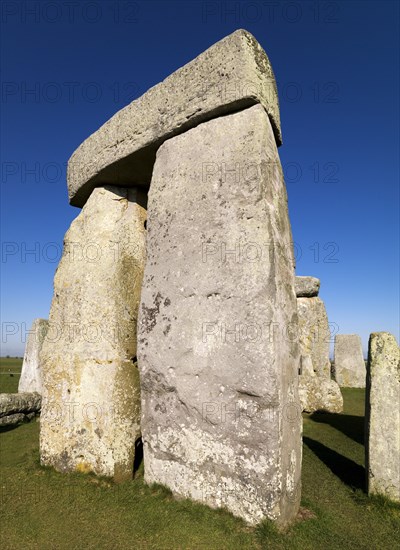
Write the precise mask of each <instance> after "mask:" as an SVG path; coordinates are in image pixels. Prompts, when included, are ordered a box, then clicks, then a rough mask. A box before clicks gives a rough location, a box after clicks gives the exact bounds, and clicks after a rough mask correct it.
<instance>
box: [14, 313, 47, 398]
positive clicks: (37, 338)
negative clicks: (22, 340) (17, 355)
mask: <svg viewBox="0 0 400 550" xmlns="http://www.w3.org/2000/svg"><path fill="white" fill-rule="evenodd" d="M48 328H49V322H48V320H47V319H35V320H34V321H33V323H32V328H31V330H30V331H29V335H28V341H27V343H26V348H25V355H24V360H23V363H22V369H21V376H20V379H19V384H18V392H19V393H21V392H37V393H39V394H40V395H42V370H41V365H40V352H41V350H42V345H43V341H44V339H45V336H46V334H47V330H48Z"/></svg>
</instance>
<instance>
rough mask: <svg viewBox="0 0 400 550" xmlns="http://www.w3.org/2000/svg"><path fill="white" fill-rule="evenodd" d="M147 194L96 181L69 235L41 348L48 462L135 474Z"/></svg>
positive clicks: (61, 468) (44, 453)
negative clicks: (138, 326) (138, 328)
mask: <svg viewBox="0 0 400 550" xmlns="http://www.w3.org/2000/svg"><path fill="white" fill-rule="evenodd" d="M144 201H145V197H143V196H142V195H141V193H139V192H138V191H137V190H136V189H123V188H117V187H104V188H97V189H95V190H94V191H93V193H92V195H91V196H90V199H89V200H88V202H87V203H86V205H85V207H84V208H83V210H82V212H81V213H80V214H79V216H78V217H77V218H76V219H75V220H74V221H73V222H72V224H71V227H70V229H69V230H68V232H67V233H66V236H65V241H64V252H63V256H62V259H61V262H60V265H59V266H58V269H57V272H56V275H55V279H54V297H53V302H52V306H51V312H50V317H49V331H48V333H47V336H46V339H45V342H44V344H43V348H42V370H43V407H42V416H41V434H40V449H41V461H42V463H43V464H47V465H52V466H54V467H55V468H56V469H57V470H59V471H72V470H76V469H77V470H82V471H88V470H92V471H94V472H95V473H97V474H101V475H106V476H114V477H115V479H117V480H120V479H126V478H129V477H132V471H133V460H134V446H135V440H136V439H137V438H138V437H139V435H140V426H139V422H140V395H139V394H140V391H139V375H138V369H137V367H136V364H135V363H136V357H135V356H136V319H137V311H138V305H139V299H140V289H141V282H142V277H143V270H144V263H145V228H144V223H145V219H146V210H145V207H144V204H145V203H144Z"/></svg>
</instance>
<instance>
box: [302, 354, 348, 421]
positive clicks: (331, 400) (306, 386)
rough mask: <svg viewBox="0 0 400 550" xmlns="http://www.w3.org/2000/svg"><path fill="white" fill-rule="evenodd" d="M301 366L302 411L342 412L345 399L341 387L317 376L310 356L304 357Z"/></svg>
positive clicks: (332, 381)
mask: <svg viewBox="0 0 400 550" xmlns="http://www.w3.org/2000/svg"><path fill="white" fill-rule="evenodd" d="M301 364H302V369H301V374H300V376H299V398H300V404H301V407H302V410H303V411H305V412H308V413H312V412H315V411H325V412H330V413H340V412H342V411H343V397H342V394H341V392H340V388H339V385H338V384H337V383H336V382H335V381H334V380H329V379H328V378H324V377H322V376H317V375H316V374H315V372H314V370H313V365H312V360H311V357H310V356H309V355H307V356H305V357H304V356H302V358H301Z"/></svg>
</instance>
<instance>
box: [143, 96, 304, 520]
mask: <svg viewBox="0 0 400 550" xmlns="http://www.w3.org/2000/svg"><path fill="white" fill-rule="evenodd" d="M147 254H148V261H147V264H146V270H145V278H144V283H143V290H142V298H141V307H140V312H139V327H138V361H139V369H140V375H141V389H142V435H143V444H144V465H145V479H146V481H147V482H148V483H153V482H156V483H161V484H164V485H166V486H167V487H169V488H170V489H171V490H172V491H173V493H174V494H176V495H181V496H184V497H189V498H192V499H194V500H197V501H202V502H203V503H205V504H208V505H210V506H212V507H226V508H227V509H228V510H230V511H231V512H232V513H233V514H235V515H236V516H240V517H242V518H244V519H245V520H247V521H248V522H250V523H252V524H255V523H257V522H259V521H261V520H262V519H263V518H265V517H268V518H270V519H272V520H274V521H276V522H278V523H279V524H281V525H284V524H286V523H288V522H289V521H290V520H292V519H293V518H294V517H295V516H296V513H297V510H298V506H299V498H300V492H299V490H298V489H299V486H300V485H299V482H300V473H301V414H300V407H299V400H298V387H297V384H298V367H299V354H298V342H297V328H298V327H297V310H296V296H295V292H294V275H293V253H292V247H291V232H290V224H289V219H288V210H287V198H286V190H285V185H284V181H283V176H282V169H281V166H280V162H279V156H278V153H277V148H276V143H275V138H274V134H273V131H272V128H271V124H270V121H269V119H268V116H267V114H266V113H265V111H264V109H263V108H262V106H260V105H256V106H253V107H251V108H249V109H246V110H243V111H240V112H238V113H235V114H231V115H227V116H225V117H220V118H218V119H215V120H211V121H209V122H205V123H203V124H200V125H199V126H197V127H196V128H193V129H191V130H189V131H188V132H186V133H184V134H182V135H180V136H177V137H174V138H172V139H170V140H168V141H166V142H165V143H164V144H163V145H162V146H161V147H160V149H159V150H158V153H157V159H156V163H155V166H154V171H153V177H152V182H151V187H150V193H149V210H148V240H147Z"/></svg>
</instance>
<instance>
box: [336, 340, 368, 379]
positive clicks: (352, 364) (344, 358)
mask: <svg viewBox="0 0 400 550" xmlns="http://www.w3.org/2000/svg"><path fill="white" fill-rule="evenodd" d="M365 376H366V371H365V361H364V356H363V351H362V345H361V338H360V337H359V336H358V334H337V335H336V336H335V377H336V382H337V383H338V384H339V386H340V387H345V388H365Z"/></svg>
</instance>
